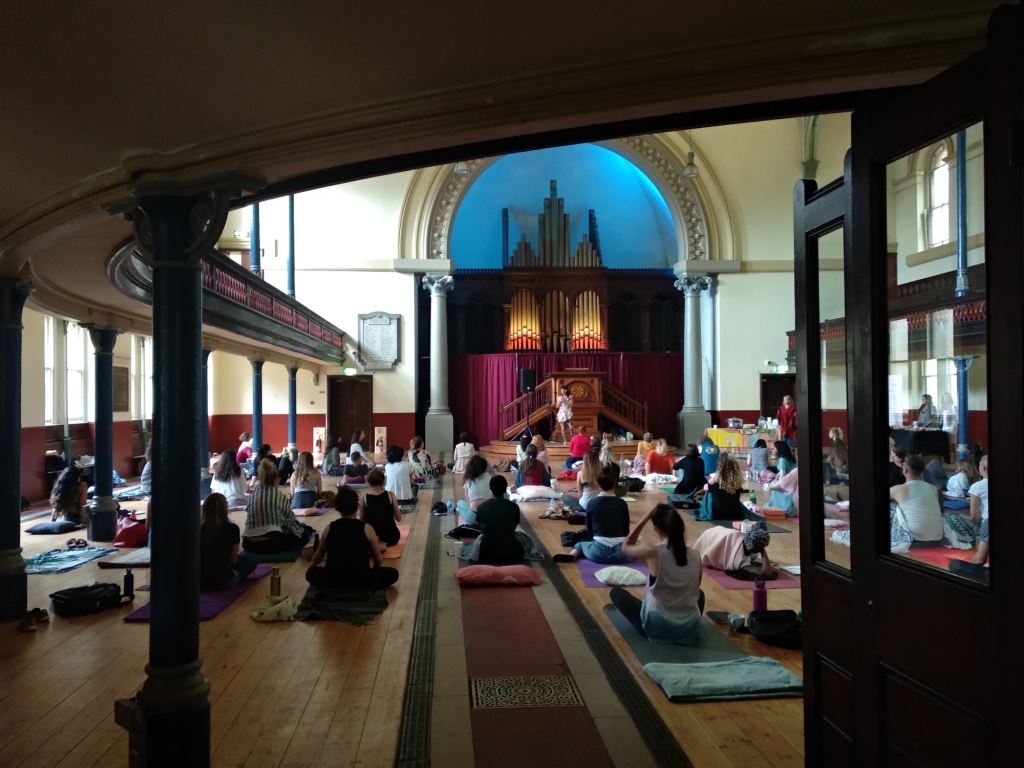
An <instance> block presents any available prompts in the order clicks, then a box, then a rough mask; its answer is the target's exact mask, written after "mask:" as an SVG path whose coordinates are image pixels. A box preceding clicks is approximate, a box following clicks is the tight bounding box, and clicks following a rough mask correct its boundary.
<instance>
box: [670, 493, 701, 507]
mask: <svg viewBox="0 0 1024 768" xmlns="http://www.w3.org/2000/svg"><path fill="white" fill-rule="evenodd" d="M668 503H669V504H671V505H672V506H673V507H674V508H676V509H700V502H699V501H697V500H695V499H694V498H693V496H691V495H690V494H688V493H670V494H669V495H668Z"/></svg>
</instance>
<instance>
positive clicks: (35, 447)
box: [21, 427, 50, 501]
mask: <svg viewBox="0 0 1024 768" xmlns="http://www.w3.org/2000/svg"><path fill="white" fill-rule="evenodd" d="M45 453H46V427H22V429H21V495H22V496H25V497H26V498H28V499H30V500H32V501H38V500H40V499H43V498H46V497H47V496H49V495H50V489H49V488H48V487H47V482H46V471H45V470H44V469H43V454H45Z"/></svg>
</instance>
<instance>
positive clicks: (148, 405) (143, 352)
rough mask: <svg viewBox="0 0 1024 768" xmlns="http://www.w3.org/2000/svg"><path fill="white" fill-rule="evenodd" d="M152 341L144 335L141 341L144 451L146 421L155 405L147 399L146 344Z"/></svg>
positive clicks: (143, 444) (147, 440) (144, 444)
mask: <svg viewBox="0 0 1024 768" xmlns="http://www.w3.org/2000/svg"><path fill="white" fill-rule="evenodd" d="M152 343H153V342H151V341H146V337H145V336H143V337H142V340H141V341H140V343H139V344H140V347H141V357H142V393H141V398H140V399H141V400H142V428H141V429H140V430H139V435H140V437H141V439H142V452H143V453H145V452H146V446H147V445H149V427H148V426H146V423H147V421H148V420H149V413H150V409H151V408H152V407H153V406H152V403H149V402H147V401H146V394H147V388H146V383H147V381H148V379H147V377H148V376H149V369H148V368H147V367H146V345H147V344H152Z"/></svg>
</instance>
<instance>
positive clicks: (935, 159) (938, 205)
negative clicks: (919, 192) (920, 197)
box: [925, 143, 949, 248]
mask: <svg viewBox="0 0 1024 768" xmlns="http://www.w3.org/2000/svg"><path fill="white" fill-rule="evenodd" d="M948 157H949V148H948V147H947V146H946V144H945V143H942V144H940V145H939V146H938V147H936V148H935V151H934V152H933V153H932V157H931V162H930V163H929V164H928V179H927V185H926V187H925V193H926V195H927V201H926V205H927V212H926V214H925V230H926V237H927V240H928V247H929V248H934V247H935V246H937V245H944V244H945V243H948V242H949V163H948V162H947V160H948Z"/></svg>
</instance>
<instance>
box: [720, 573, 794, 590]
mask: <svg viewBox="0 0 1024 768" xmlns="http://www.w3.org/2000/svg"><path fill="white" fill-rule="evenodd" d="M704 575H705V576H710V577H711V578H712V579H714V580H715V581H716V582H717V583H718V584H719V585H720V586H723V587H725V588H726V589H753V588H754V582H752V581H743V579H734V578H733V577H732V576H730V575H729V574H727V573H726V572H725V571H719V570H718V569H717V568H704ZM764 585H765V586H766V587H767V588H768V589H800V579H796V578H794V577H792V576H790V575H789V574H788V573H786V572H785V571H779V578H777V579H771V580H769V581H766V582H765V583H764Z"/></svg>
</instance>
